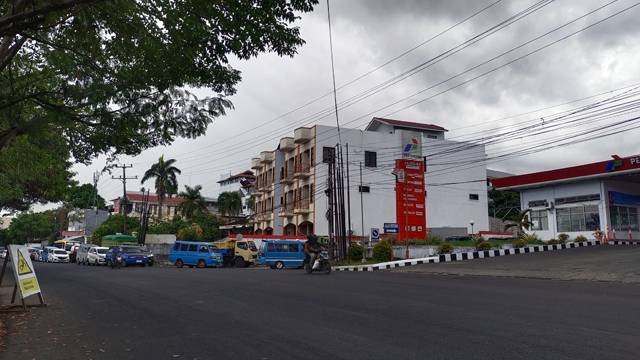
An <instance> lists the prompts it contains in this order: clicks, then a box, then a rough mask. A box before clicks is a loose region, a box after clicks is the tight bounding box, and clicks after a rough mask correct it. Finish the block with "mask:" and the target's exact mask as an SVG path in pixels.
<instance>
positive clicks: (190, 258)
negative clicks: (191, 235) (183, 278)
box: [169, 240, 224, 268]
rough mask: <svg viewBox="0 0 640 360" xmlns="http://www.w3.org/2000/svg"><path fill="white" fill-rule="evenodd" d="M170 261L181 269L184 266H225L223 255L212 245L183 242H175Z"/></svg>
mask: <svg viewBox="0 0 640 360" xmlns="http://www.w3.org/2000/svg"><path fill="white" fill-rule="evenodd" d="M169 261H171V262H172V263H174V264H175V265H176V266H177V267H180V268H181V267H183V266H184V265H187V266H189V267H193V266H197V267H199V268H204V267H207V266H213V267H218V266H223V264H224V262H223V254H222V253H221V252H220V251H219V250H217V249H216V248H214V247H213V246H212V245H211V244H209V243H205V242H197V241H183V240H177V241H176V242H175V244H174V245H173V247H172V248H171V252H170V253H169Z"/></svg>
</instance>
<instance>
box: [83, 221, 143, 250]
mask: <svg viewBox="0 0 640 360" xmlns="http://www.w3.org/2000/svg"><path fill="white" fill-rule="evenodd" d="M123 222H124V219H123V217H122V215H110V216H109V218H107V220H106V221H105V222H103V223H102V224H100V226H98V227H97V228H96V229H95V230H93V234H91V242H92V243H93V244H99V243H100V240H102V237H103V236H105V235H113V234H118V233H122V224H123ZM127 231H128V234H131V233H133V232H138V231H140V221H139V219H136V218H132V217H127Z"/></svg>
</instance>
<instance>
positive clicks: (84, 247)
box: [76, 244, 95, 265]
mask: <svg viewBox="0 0 640 360" xmlns="http://www.w3.org/2000/svg"><path fill="white" fill-rule="evenodd" d="M92 247H95V245H93V244H80V246H79V247H78V253H77V255H76V264H78V265H80V264H82V265H87V264H88V262H87V255H89V249H91V248H92Z"/></svg>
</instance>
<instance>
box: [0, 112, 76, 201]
mask: <svg viewBox="0 0 640 360" xmlns="http://www.w3.org/2000/svg"><path fill="white" fill-rule="evenodd" d="M0 101H1V100H0ZM70 166H71V162H70V161H69V150H68V148H67V146H66V144H65V143H64V141H62V140H61V139H60V137H59V135H58V134H56V133H45V134H38V135H20V136H18V137H17V138H16V139H15V140H14V141H13V143H12V144H11V145H10V146H8V147H7V148H5V149H4V150H3V151H0V210H9V211H16V210H17V211H25V210H28V209H29V207H30V206H31V205H32V204H34V203H46V202H57V201H61V200H63V199H64V196H65V194H66V190H67V187H68V185H69V183H70V180H71V177H72V173H71V172H70V171H69V168H70Z"/></svg>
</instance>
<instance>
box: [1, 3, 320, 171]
mask: <svg viewBox="0 0 640 360" xmlns="http://www.w3.org/2000/svg"><path fill="white" fill-rule="evenodd" d="M316 3H317V0H294V1H292V0H272V1H268V2H262V1H256V0H254V1H210V0H193V1H189V2H183V1H171V2H169V1H164V0H148V1H142V2H140V1H120V0H119V1H86V0H66V1H54V0H39V1H29V2H23V1H20V2H14V4H13V5H10V3H9V2H1V3H0V4H2V5H0V17H2V18H3V19H6V18H8V17H9V16H11V17H12V18H16V19H20V21H5V22H4V24H3V25H2V27H0V38H2V45H3V51H0V149H2V148H4V147H5V145H7V144H9V143H10V142H11V141H12V140H13V139H15V137H16V136H19V135H23V134H27V133H33V132H38V133H44V132H47V131H50V130H51V128H53V127H55V128H57V129H59V130H60V131H61V134H60V135H61V136H62V139H64V140H65V141H66V142H67V143H68V145H69V146H70V148H71V150H72V153H73V157H74V158H75V159H76V160H78V161H80V162H88V161H89V160H90V159H91V158H92V157H94V156H96V155H98V154H101V153H109V154H127V155H136V154H139V153H140V152H141V151H142V150H144V149H146V148H150V147H155V146H165V145H169V144H171V143H172V142H173V141H174V140H175V138H176V137H186V138H195V137H197V136H200V135H202V134H204V133H205V131H206V129H207V127H208V125H209V124H210V123H212V122H213V120H214V119H216V118H217V117H219V116H221V115H223V114H224V113H225V111H226V110H227V109H229V108H232V104H231V102H230V101H229V100H228V98H229V97H230V96H232V95H234V94H235V92H236V86H237V84H238V82H239V81H240V80H241V76H240V71H239V70H237V69H234V68H233V67H232V66H231V64H230V59H240V60H248V59H250V58H253V57H256V56H257V55H259V54H260V53H263V52H269V53H275V54H277V55H280V56H293V55H294V54H295V53H296V52H297V50H298V48H299V47H300V46H301V45H302V44H303V43H304V41H303V40H302V39H301V38H300V29H299V28H298V26H297V25H296V23H295V22H296V20H297V19H298V18H299V16H298V14H299V13H301V12H309V11H312V10H313V6H314V5H315V4H316ZM192 88H206V89H208V90H209V91H210V92H211V93H212V94H213V95H212V96H210V97H205V98H198V97H197V96H196V95H194V94H193V93H191V92H189V91H188V90H187V89H192Z"/></svg>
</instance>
